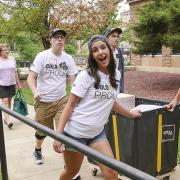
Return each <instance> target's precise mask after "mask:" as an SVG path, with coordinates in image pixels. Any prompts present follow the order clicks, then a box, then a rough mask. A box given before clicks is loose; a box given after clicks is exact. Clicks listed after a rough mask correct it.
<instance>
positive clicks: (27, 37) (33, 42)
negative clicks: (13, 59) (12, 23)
mask: <svg viewBox="0 0 180 180" xmlns="http://www.w3.org/2000/svg"><path fill="white" fill-rule="evenodd" d="M14 41H15V42H16V43H15V48H16V50H17V51H18V52H19V55H20V59H23V60H29V61H32V60H34V58H35V56H36V55H37V53H39V52H40V51H42V50H43V46H42V44H41V43H39V41H38V40H37V36H35V35H32V34H31V33H19V34H18V35H16V37H15V38H14Z"/></svg>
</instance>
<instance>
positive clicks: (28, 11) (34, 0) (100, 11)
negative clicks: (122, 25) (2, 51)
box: [0, 0, 121, 49]
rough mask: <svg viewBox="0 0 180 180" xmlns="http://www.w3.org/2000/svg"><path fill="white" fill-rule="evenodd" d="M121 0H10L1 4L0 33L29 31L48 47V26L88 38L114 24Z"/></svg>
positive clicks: (81, 37)
mask: <svg viewBox="0 0 180 180" xmlns="http://www.w3.org/2000/svg"><path fill="white" fill-rule="evenodd" d="M120 1H121V0H89V1H84V0H80V1H76V0H62V1H60V0H28V1H27V0H14V1H13V3H12V2H8V1H6V2H2V1H0V3H1V7H0V8H1V9H0V10H1V14H2V16H1V18H0V23H1V24H2V26H1V27H0V35H5V36H8V37H11V36H12V35H14V34H17V32H27V31H28V32H30V33H33V34H36V35H38V36H39V37H40V39H41V40H42V43H43V46H44V48H45V49H47V48H49V46H50V44H49V39H48V34H49V31H50V29H51V28H52V27H60V28H63V29H65V30H67V32H68V34H69V35H70V37H71V38H72V37H74V38H75V39H89V37H90V36H91V35H92V34H95V33H99V32H102V31H103V30H104V29H105V28H106V27H107V26H109V25H111V24H113V23H115V17H116V15H117V14H116V12H117V4H118V3H119V2H120Z"/></svg>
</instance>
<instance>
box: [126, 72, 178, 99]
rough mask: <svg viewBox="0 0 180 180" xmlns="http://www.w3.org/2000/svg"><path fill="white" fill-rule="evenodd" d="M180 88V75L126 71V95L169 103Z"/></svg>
mask: <svg viewBox="0 0 180 180" xmlns="http://www.w3.org/2000/svg"><path fill="white" fill-rule="evenodd" d="M179 87H180V74H174V73H163V72H144V71H126V72H125V93H127V94H133V95H135V96H136V97H139V98H146V99H152V100H161V101H166V102H169V101H171V100H172V98H173V97H174V96H175V94H176V93H177V91H178V88H179Z"/></svg>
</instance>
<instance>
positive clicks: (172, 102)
mask: <svg viewBox="0 0 180 180" xmlns="http://www.w3.org/2000/svg"><path fill="white" fill-rule="evenodd" d="M177 103H178V101H177V100H176V99H173V100H172V101H171V102H170V103H169V104H167V105H165V107H166V108H167V109H168V111H171V112H172V111H174V109H175V107H176V105H177Z"/></svg>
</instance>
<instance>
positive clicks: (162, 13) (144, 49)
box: [133, 0, 180, 54]
mask: <svg viewBox="0 0 180 180" xmlns="http://www.w3.org/2000/svg"><path fill="white" fill-rule="evenodd" d="M137 19H138V21H137V23H136V24H135V25H134V27H133V30H134V32H135V35H136V37H138V39H137V41H136V42H135V46H136V50H135V51H136V53H140V54H146V53H152V54H154V53H157V52H160V50H161V47H162V46H163V45H164V46H168V47H171V48H173V49H179V50H180V20H179V19H180V0H153V1H151V2H150V3H148V4H147V5H144V6H143V7H141V8H140V9H139V10H138V11H137Z"/></svg>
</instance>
